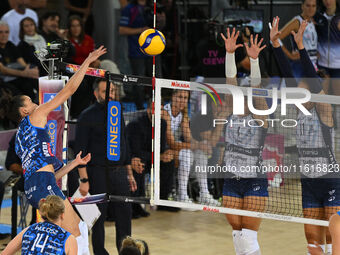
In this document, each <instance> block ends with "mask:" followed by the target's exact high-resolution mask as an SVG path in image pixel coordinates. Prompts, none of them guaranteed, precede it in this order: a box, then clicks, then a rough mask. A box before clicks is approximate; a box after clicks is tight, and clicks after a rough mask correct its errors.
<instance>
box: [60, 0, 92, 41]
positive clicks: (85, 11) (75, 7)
mask: <svg viewBox="0 0 340 255" xmlns="http://www.w3.org/2000/svg"><path fill="white" fill-rule="evenodd" d="M64 5H65V7H66V9H68V10H69V14H68V15H69V16H73V15H78V16H79V17H80V18H81V20H82V22H83V23H84V27H85V33H86V34H89V35H92V32H93V28H94V20H93V15H92V5H93V0H85V1H79V0H64Z"/></svg>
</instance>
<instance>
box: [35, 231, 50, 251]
mask: <svg viewBox="0 0 340 255" xmlns="http://www.w3.org/2000/svg"><path fill="white" fill-rule="evenodd" d="M43 236H44V234H41V233H38V234H37V238H35V240H34V243H33V246H32V248H31V251H34V250H35V247H37V248H40V249H41V250H40V252H41V253H43V252H44V248H45V245H46V242H47V240H48V237H49V236H48V235H46V238H45V240H44V243H43V244H40V242H41V239H42V238H43Z"/></svg>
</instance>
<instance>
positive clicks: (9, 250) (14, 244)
mask: <svg viewBox="0 0 340 255" xmlns="http://www.w3.org/2000/svg"><path fill="white" fill-rule="evenodd" d="M27 229H28V227H27V228H25V229H24V230H23V231H21V232H20V233H19V234H18V235H17V236H16V237H14V239H13V240H12V241H10V242H9V244H7V246H6V248H5V249H4V250H3V251H2V252H1V255H11V254H15V253H17V252H18V251H19V250H20V249H21V244H22V236H23V235H24V233H25V232H26V230H27Z"/></svg>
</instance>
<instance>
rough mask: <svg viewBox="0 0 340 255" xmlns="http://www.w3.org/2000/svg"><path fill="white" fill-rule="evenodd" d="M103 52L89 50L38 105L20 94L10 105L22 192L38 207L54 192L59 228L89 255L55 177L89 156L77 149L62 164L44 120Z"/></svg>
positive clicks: (85, 239)
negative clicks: (59, 204) (61, 208)
mask: <svg viewBox="0 0 340 255" xmlns="http://www.w3.org/2000/svg"><path fill="white" fill-rule="evenodd" d="M105 53H106V49H105V48H104V47H103V46H101V47H100V48H99V49H97V50H95V51H93V52H92V53H90V54H89V56H88V57H87V58H86V60H85V61H84V63H83V64H82V65H81V67H80V69H79V71H77V72H76V73H75V74H74V75H73V76H72V78H71V79H70V80H69V81H68V82H67V84H66V85H65V87H64V88H63V89H62V90H61V91H60V92H59V93H58V94H57V95H56V96H55V97H54V98H53V99H52V100H51V101H49V102H47V103H45V104H41V105H37V104H35V103H33V102H32V100H31V98H29V97H28V96H24V95H22V96H16V97H14V98H13V100H12V102H11V104H10V106H9V107H10V111H11V112H12V114H13V115H15V116H16V118H17V119H22V120H21V122H20V124H19V128H18V132H17V135H16V140H15V151H16V153H17V155H18V156H19V157H20V159H21V162H22V166H23V169H24V179H25V185H24V188H25V195H26V197H27V199H28V201H29V203H30V204H31V205H32V206H33V207H35V208H38V203H39V201H40V199H42V198H45V197H47V196H48V195H57V196H59V197H61V198H62V199H63V200H64V204H65V217H64V219H63V222H62V227H63V228H65V229H66V230H67V231H69V232H70V233H71V234H73V235H74V236H75V237H76V239H77V242H78V247H79V250H78V254H89V250H88V231H87V226H86V224H85V223H84V222H83V221H80V218H79V217H78V215H77V214H76V212H75V211H74V210H73V208H72V206H71V204H70V202H69V201H68V200H67V199H66V198H65V196H64V194H63V193H62V191H61V190H60V189H59V187H58V186H57V183H56V180H58V179H60V178H61V177H62V176H64V175H65V174H67V173H68V172H69V171H71V170H72V169H73V168H75V167H76V166H78V165H86V164H87V163H88V162H89V161H90V159H91V155H90V154H88V155H86V156H85V157H84V158H81V156H80V155H81V152H80V153H79V154H78V155H77V158H76V159H75V160H74V161H72V162H71V163H69V164H68V165H66V166H64V167H62V165H63V164H62V162H60V161H59V160H58V159H57V158H56V157H55V156H54V155H53V154H52V152H51V148H50V138H49V135H48V132H47V127H46V123H47V116H48V114H49V113H50V112H51V111H53V110H54V109H56V108H57V107H59V106H60V105H62V104H63V103H64V102H65V101H66V100H67V99H68V98H69V97H70V96H72V94H73V93H74V92H75V91H76V90H77V89H78V87H79V85H80V83H81V82H82V80H83V78H84V75H85V73H86V70H87V68H88V67H89V65H90V64H91V63H92V62H93V61H95V60H97V59H98V58H99V57H100V56H101V55H103V54H105ZM82 249H84V251H82Z"/></svg>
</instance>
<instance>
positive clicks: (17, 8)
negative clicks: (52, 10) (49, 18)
mask: <svg viewBox="0 0 340 255" xmlns="http://www.w3.org/2000/svg"><path fill="white" fill-rule="evenodd" d="M25 17H30V18H32V19H33V20H34V22H35V23H36V24H38V15H37V13H36V12H35V11H33V10H31V9H29V8H26V1H25V0H16V2H15V4H14V9H12V10H10V11H8V12H7V13H5V14H4V16H2V18H1V20H3V21H5V22H6V23H7V24H8V25H9V29H10V34H9V40H10V41H11V42H12V43H14V44H15V45H18V44H19V42H20V39H19V30H20V26H19V24H20V21H21V20H22V19H23V18H25Z"/></svg>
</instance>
